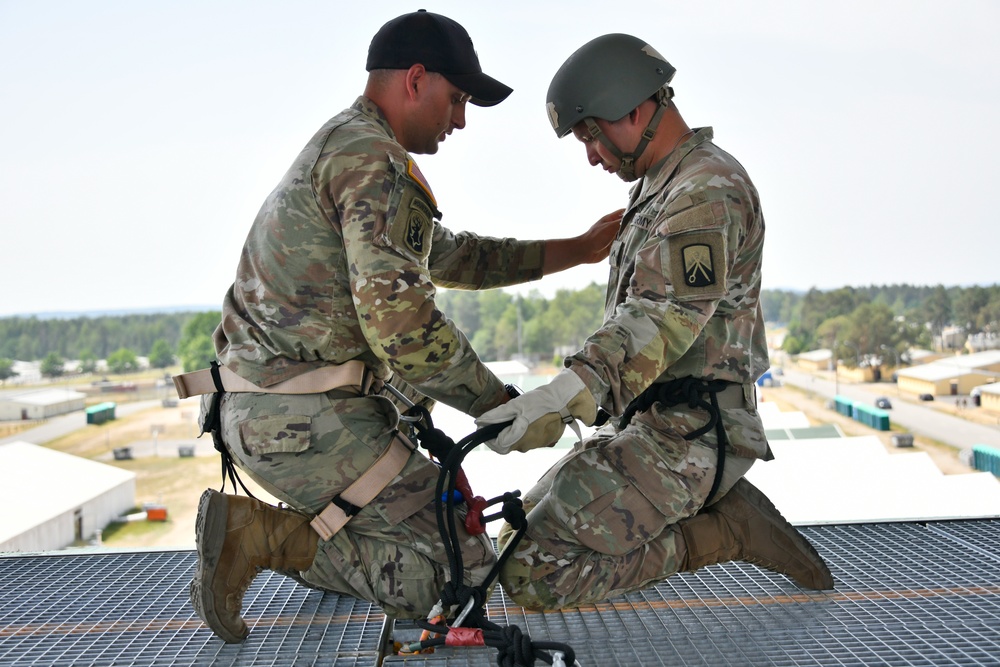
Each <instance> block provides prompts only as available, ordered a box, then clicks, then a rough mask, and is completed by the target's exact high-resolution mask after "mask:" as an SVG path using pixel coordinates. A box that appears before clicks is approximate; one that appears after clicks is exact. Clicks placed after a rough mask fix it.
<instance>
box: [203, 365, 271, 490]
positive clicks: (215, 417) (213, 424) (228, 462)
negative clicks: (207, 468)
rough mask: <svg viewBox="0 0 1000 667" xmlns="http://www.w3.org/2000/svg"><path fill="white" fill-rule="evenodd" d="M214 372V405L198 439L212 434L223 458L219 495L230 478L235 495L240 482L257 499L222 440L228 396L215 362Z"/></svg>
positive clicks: (212, 369)
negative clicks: (222, 406)
mask: <svg viewBox="0 0 1000 667" xmlns="http://www.w3.org/2000/svg"><path fill="white" fill-rule="evenodd" d="M210 370H211V372H212V382H214V383H215V389H216V391H215V394H213V395H212V405H211V406H210V407H209V410H208V416H207V417H206V419H205V426H204V427H203V428H202V431H201V433H200V434H199V436H198V437H201V436H202V435H205V433H206V432H208V433H211V434H212V444H214V445H215V449H216V451H218V452H219V454H220V455H221V457H222V488H220V489H219V493H225V492H226V477H227V476H228V477H229V481H230V483H232V485H233V493H237V489H236V483H237V482H239V485H240V487H242V488H243V491H244V492H245V493H246V494H247V495H248V496H250V497H251V498H256V497H257V496H255V495H254V494H252V493H250V489H248V488H247V487H246V484H244V483H243V480H242V479H240V475H239V473H238V472H236V464H234V463H233V457H232V456H230V454H229V450H228V449H227V448H226V443H225V441H223V439H222V412H221V404H222V397H223V396H225V395H226V389H225V387H223V386H222V377H221V376H220V375H219V362H218V361H213V362H212V366H211V368H210Z"/></svg>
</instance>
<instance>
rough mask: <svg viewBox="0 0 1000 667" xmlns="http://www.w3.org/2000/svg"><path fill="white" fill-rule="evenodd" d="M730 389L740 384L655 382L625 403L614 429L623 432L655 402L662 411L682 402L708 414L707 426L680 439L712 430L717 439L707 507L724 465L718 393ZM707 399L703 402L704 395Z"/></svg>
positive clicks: (682, 380) (686, 380) (696, 380)
mask: <svg viewBox="0 0 1000 667" xmlns="http://www.w3.org/2000/svg"><path fill="white" fill-rule="evenodd" d="M730 387H740V391H741V392H742V387H741V385H738V384H735V383H732V382H727V381H725V380H702V379H700V378H693V377H686V378H679V379H677V380H671V381H669V382H657V383H654V384H651V385H650V386H649V387H647V388H646V390H645V391H644V392H642V393H641V394H639V395H638V396H636V397H635V399H633V400H632V402H631V403H629V404H628V407H627V408H625V412H624V413H623V414H622V417H621V420H620V421H619V422H618V429H619V430H623V429H624V428H625V427H626V426H628V425H629V423H630V422H631V421H632V417H634V416H635V413H637V412H645V411H647V410H649V409H650V408H651V407H653V404H654V403H659V404H661V405H662V406H663V407H665V408H672V407H674V406H676V405H681V404H683V403H686V404H687V405H688V407H690V408H701V409H702V410H706V411H707V412H708V423H706V424H705V425H704V426H702V427H701V428H699V429H696V430H694V431H691V432H690V433H688V434H687V435H685V436H684V439H685V440H694V439H695V438H698V437H700V436H702V435H704V434H706V433H708V432H709V431H710V430H712V428H715V434H716V437H717V440H718V445H717V446H718V456H717V461H716V465H715V478H714V479H713V480H712V489H711V490H710V491H709V492H708V496H707V497H706V498H705V505H708V504H709V503H710V502H711V501H712V499H713V498H714V497H715V493H716V492H717V491H718V490H719V484H720V482H722V471H723V469H724V468H725V464H726V446H727V445H728V444H729V438H727V437H726V429H725V426H724V425H723V423H722V413H721V412H719V396H718V395H719V393H720V392H723V391H726V390H727V388H730ZM706 394H707V395H708V400H705V395H706Z"/></svg>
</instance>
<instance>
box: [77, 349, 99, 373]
mask: <svg viewBox="0 0 1000 667" xmlns="http://www.w3.org/2000/svg"><path fill="white" fill-rule="evenodd" d="M96 370H97V357H96V356H95V355H94V353H93V352H91V351H90V348H87V349H85V350H83V352H81V353H80V372H81V373H93V372H94V371H96Z"/></svg>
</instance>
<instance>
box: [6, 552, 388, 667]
mask: <svg viewBox="0 0 1000 667" xmlns="http://www.w3.org/2000/svg"><path fill="white" fill-rule="evenodd" d="M194 568H195V554H194V552H193V551H176V552H137V553H94V554H88V555H61V554H60V555H52V556H30V557H10V558H0V665H5V666H7V665H16V666H21V665H24V666H28V665H32V666H34V665H40V666H41V665H45V666H48V665H52V666H59V667H63V666H67V667H68V666H70V665H81V666H82V665H87V666H95V667H97V666H105V665H107V666H110V665H133V666H135V667H145V666H153V665H155V666H157V667H161V666H162V667H167V666H172V665H178V666H179V665H215V666H223V665H245V666H256V665H261V666H264V665H267V666H275V667H280V666H285V665H288V666H296V667H298V666H300V665H331V666H335V667H362V666H364V667H369V666H371V665H376V664H377V662H378V649H379V645H380V639H381V636H382V633H383V629H384V624H385V616H384V615H383V614H382V613H381V612H380V611H379V610H378V608H376V607H373V606H372V605H371V604H369V603H367V602H362V601H360V600H356V599H354V598H349V597H340V596H338V595H333V594H324V593H322V592H320V591H315V590H311V589H308V588H305V587H302V586H299V585H298V584H296V583H295V582H294V581H292V580H291V579H288V578H286V577H283V576H281V575H277V574H273V573H271V572H264V573H262V574H261V575H260V576H258V577H257V579H256V580H255V581H254V583H253V584H252V585H251V586H250V589H249V590H248V591H247V593H246V597H245V606H244V618H245V619H246V621H247V624H248V625H250V629H251V632H250V637H249V638H248V639H247V640H246V641H245V642H244V643H242V644H225V643H224V642H222V641H221V640H219V639H217V638H216V637H215V635H213V634H212V632H211V631H210V630H208V629H207V628H206V627H205V626H204V625H203V624H202V622H201V620H200V619H199V618H198V617H197V615H196V614H195V613H194V610H193V609H192V607H191V605H190V602H189V601H188V583H189V582H190V581H191V575H192V574H193V572H194Z"/></svg>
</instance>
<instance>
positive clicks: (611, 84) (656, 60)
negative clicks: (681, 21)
mask: <svg viewBox="0 0 1000 667" xmlns="http://www.w3.org/2000/svg"><path fill="white" fill-rule="evenodd" d="M675 71H676V70H675V69H674V67H673V66H672V65H671V64H670V63H668V62H667V60H666V59H665V58H664V57H663V56H661V55H660V54H659V53H658V52H657V51H656V49H654V48H653V47H652V46H650V45H649V44H648V43H646V42H645V41H643V40H641V39H639V38H638V37H633V36H632V35H625V34H621V33H613V34H609V35H602V36H601V37H597V38H596V39H593V40H591V41H589V42H587V43H586V44H584V45H583V46H581V47H580V48H579V49H577V50H576V52H575V53H573V55H571V56H570V57H569V58H568V59H567V60H566V62H564V63H563V64H562V67H560V68H559V70H558V71H557V72H556V74H555V76H554V77H552V83H550V84H549V90H548V94H547V95H546V109H547V111H548V115H549V122H550V123H551V124H552V129H554V130H555V132H556V136H558V137H560V138H562V137H565V136H566V135H567V134H569V133H570V132H571V131H572V129H573V126H575V125H576V124H577V123H579V122H581V121H583V122H585V123H587V127H588V129H589V130H590V132H591V135H592V136H593V137H594V138H595V139H598V140H600V141H601V143H602V144H604V145H605V146H606V147H607V148H608V149H609V150H610V151H611V152H612V153H613V154H614V155H615V156H616V157H618V158H619V159H620V160H621V161H622V166H621V168H620V169H619V175H620V176H621V177H622V178H623V179H625V180H627V181H631V180H635V160H636V159H637V158H638V157H639V156H640V155H641V154H642V151H643V150H645V148H646V145H647V144H648V143H649V141H650V139H652V138H653V136H654V135H655V133H656V127H657V125H658V124H659V122H660V118H661V116H662V115H663V111H664V110H665V109H666V107H667V104H668V103H669V101H670V98H671V97H673V90H672V89H671V88H670V86H669V85H667V84H669V83H670V80H671V79H673V77H674V72H675ZM651 97H655V98H656V99H657V101H658V102H659V105H660V106H659V107H658V108H657V110H656V113H655V114H654V115H653V117H652V118H651V119H650V121H649V125H648V126H647V127H646V130H645V132H644V133H643V137H642V140H641V141H640V142H639V145H638V146H636V147H635V149H634V150H632V151H631V152H630V153H624V152H623V151H621V150H620V149H619V148H618V147H617V146H615V145H614V144H612V143H611V141H610V140H609V139H608V138H607V137H606V136H604V133H602V132H601V131H600V129H599V128H598V127H597V124H596V123H594V121H593V119H594V118H601V119H603V120H608V121H616V120H618V119H620V118H623V117H624V116H625V115H626V114H628V113H629V112H630V111H632V110H633V109H635V108H636V107H637V106H639V105H640V104H641V103H642V102H643V101H645V100H647V99H649V98H651Z"/></svg>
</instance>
